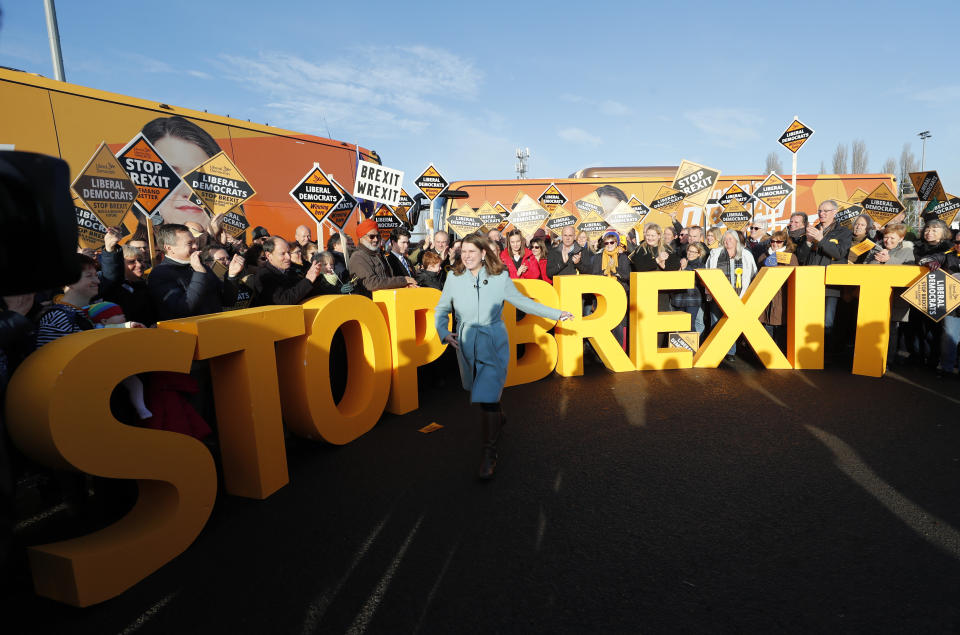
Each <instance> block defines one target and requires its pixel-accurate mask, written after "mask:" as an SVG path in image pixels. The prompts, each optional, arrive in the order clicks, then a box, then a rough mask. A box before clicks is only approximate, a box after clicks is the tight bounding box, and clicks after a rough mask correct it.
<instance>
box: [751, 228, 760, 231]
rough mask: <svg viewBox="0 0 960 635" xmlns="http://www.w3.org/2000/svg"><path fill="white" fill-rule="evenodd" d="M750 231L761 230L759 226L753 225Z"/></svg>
mask: <svg viewBox="0 0 960 635" xmlns="http://www.w3.org/2000/svg"><path fill="white" fill-rule="evenodd" d="M750 231H752V232H758V231H760V228H759V227H751V228H750Z"/></svg>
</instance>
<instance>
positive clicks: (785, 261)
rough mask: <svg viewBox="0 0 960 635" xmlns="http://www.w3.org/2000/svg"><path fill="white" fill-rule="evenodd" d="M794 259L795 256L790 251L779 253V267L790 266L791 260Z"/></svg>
mask: <svg viewBox="0 0 960 635" xmlns="http://www.w3.org/2000/svg"><path fill="white" fill-rule="evenodd" d="M792 257H793V254H792V253H790V252H789V251H778V252H777V264H778V265H789V264H790V259H791V258H792Z"/></svg>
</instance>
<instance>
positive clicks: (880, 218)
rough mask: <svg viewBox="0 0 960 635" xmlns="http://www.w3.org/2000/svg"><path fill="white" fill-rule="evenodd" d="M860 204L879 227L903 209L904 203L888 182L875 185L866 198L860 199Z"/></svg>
mask: <svg viewBox="0 0 960 635" xmlns="http://www.w3.org/2000/svg"><path fill="white" fill-rule="evenodd" d="M860 205H862V206H863V211H865V212H866V213H867V214H869V215H870V218H872V219H873V221H874V222H875V223H876V224H877V225H878V226H879V227H883V226H884V225H886V224H887V223H889V222H890V220H891V219H892V218H893V217H894V216H896V215H897V214H899V213H900V212H902V211H903V203H901V202H900V199H898V198H897V195H896V194H894V193H893V190H891V189H890V186H889V185H887V184H886V183H881V184H880V185H878V186H877V187H875V188H874V190H873V191H872V192H870V193H869V194H867V197H866V198H865V199H863V200H862V201H860Z"/></svg>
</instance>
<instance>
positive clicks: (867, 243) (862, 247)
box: [850, 238, 877, 256]
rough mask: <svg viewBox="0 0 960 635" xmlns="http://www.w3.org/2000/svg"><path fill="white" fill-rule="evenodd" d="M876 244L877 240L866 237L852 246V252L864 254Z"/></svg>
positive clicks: (858, 254) (859, 254)
mask: <svg viewBox="0 0 960 635" xmlns="http://www.w3.org/2000/svg"><path fill="white" fill-rule="evenodd" d="M876 246H877V244H876V243H875V242H873V241H872V240H869V239H866V238H865V239H863V240H861V241H860V242H858V243H857V244H856V245H852V246H851V247H850V253H852V254H854V255H856V256H862V255H863V254H865V253H867V252H868V251H870V250H871V249H873V248H874V247H876Z"/></svg>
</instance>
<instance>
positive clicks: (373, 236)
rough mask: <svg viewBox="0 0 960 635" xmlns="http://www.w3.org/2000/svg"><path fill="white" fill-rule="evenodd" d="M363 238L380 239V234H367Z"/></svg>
mask: <svg viewBox="0 0 960 635" xmlns="http://www.w3.org/2000/svg"><path fill="white" fill-rule="evenodd" d="M364 238H366V239H367V240H380V234H367V235H366V236H364Z"/></svg>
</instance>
